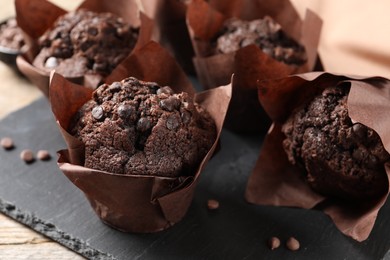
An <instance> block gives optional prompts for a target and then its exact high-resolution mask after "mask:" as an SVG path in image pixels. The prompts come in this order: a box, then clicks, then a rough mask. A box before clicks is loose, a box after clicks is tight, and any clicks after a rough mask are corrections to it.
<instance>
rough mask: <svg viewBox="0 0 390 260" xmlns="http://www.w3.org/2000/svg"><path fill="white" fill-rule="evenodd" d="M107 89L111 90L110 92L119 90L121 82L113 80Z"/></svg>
mask: <svg viewBox="0 0 390 260" xmlns="http://www.w3.org/2000/svg"><path fill="white" fill-rule="evenodd" d="M108 89H109V90H110V91H111V92H116V91H119V90H121V89H122V84H121V83H120V82H117V81H116V82H113V83H112V84H111V85H110V86H109V87H108Z"/></svg>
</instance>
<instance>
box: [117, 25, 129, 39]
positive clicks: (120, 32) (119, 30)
mask: <svg viewBox="0 0 390 260" xmlns="http://www.w3.org/2000/svg"><path fill="white" fill-rule="evenodd" d="M127 32H128V30H126V28H124V27H119V28H116V35H118V36H119V37H121V36H123V35H126V33H127Z"/></svg>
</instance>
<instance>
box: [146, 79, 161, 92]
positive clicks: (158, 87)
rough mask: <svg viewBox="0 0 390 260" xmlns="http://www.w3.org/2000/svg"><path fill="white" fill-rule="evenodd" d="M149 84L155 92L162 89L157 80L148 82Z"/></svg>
mask: <svg viewBox="0 0 390 260" xmlns="http://www.w3.org/2000/svg"><path fill="white" fill-rule="evenodd" d="M147 86H148V88H149V89H150V90H151V91H152V93H153V94H155V93H157V91H158V90H159V89H160V86H159V85H158V84H157V83H156V82H147Z"/></svg>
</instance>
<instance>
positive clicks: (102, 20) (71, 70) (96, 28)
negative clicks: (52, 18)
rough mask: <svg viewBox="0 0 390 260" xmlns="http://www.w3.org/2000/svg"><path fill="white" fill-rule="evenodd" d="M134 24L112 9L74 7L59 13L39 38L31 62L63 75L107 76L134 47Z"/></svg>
mask: <svg viewBox="0 0 390 260" xmlns="http://www.w3.org/2000/svg"><path fill="white" fill-rule="evenodd" d="M137 38H138V28H132V27H131V26H130V24H127V23H126V22H125V21H123V19H122V18H121V17H118V16H116V15H114V14H112V13H95V12H91V11H87V10H83V9H80V10H76V11H73V12H69V13H67V14H65V15H64V16H61V17H59V18H58V19H57V20H56V22H55V23H54V25H53V27H52V28H51V29H50V30H48V31H46V32H45V34H43V35H42V36H41V37H40V39H39V45H40V52H39V53H38V55H37V56H36V58H35V60H34V62H33V64H34V66H36V67H38V68H41V69H43V70H46V71H51V70H53V69H55V70H56V72H57V73H60V74H62V75H63V76H65V77H80V76H83V75H85V74H86V73H97V74H100V75H102V76H107V75H108V74H109V73H110V72H111V71H112V70H113V69H114V68H115V67H116V66H117V65H118V64H119V63H120V62H121V61H122V60H123V59H124V58H126V57H127V56H128V55H129V53H130V52H131V50H132V49H133V48H134V46H135V44H136V41H137Z"/></svg>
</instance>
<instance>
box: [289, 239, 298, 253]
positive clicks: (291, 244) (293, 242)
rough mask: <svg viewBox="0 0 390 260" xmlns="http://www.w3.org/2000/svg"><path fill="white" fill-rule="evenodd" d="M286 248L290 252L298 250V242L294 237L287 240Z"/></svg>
mask: <svg viewBox="0 0 390 260" xmlns="http://www.w3.org/2000/svg"><path fill="white" fill-rule="evenodd" d="M286 246H287V248H288V249H290V250H291V251H297V250H298V249H299V248H300V244H299V241H298V240H297V239H296V238H295V237H290V238H289V239H287V242H286Z"/></svg>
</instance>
